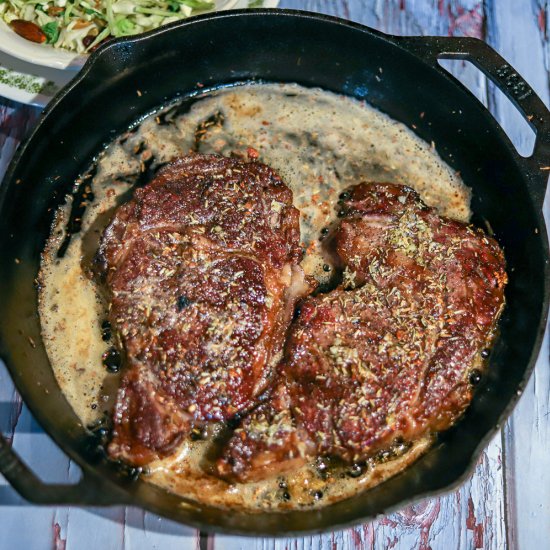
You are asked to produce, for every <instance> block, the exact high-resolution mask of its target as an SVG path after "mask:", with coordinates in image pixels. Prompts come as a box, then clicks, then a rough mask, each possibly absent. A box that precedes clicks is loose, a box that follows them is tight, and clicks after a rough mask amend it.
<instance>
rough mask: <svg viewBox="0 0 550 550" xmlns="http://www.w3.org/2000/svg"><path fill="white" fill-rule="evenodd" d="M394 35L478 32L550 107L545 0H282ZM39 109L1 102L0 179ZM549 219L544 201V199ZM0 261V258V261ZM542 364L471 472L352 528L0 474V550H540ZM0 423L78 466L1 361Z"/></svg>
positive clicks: (481, 89) (546, 489) (545, 458)
mask: <svg viewBox="0 0 550 550" xmlns="http://www.w3.org/2000/svg"><path fill="white" fill-rule="evenodd" d="M280 5H281V7H288V8H299V9H307V10H311V11H318V12H322V13H328V14H332V15H338V16H340V17H343V18H347V19H351V20H353V21H357V22H360V23H364V24H366V25H369V26H371V27H374V28H376V29H379V30H381V31H385V32H389V33H394V34H410V35H419V34H434V35H445V36H446V35H455V36H464V35H467V36H476V37H478V38H482V39H484V40H486V41H487V42H488V43H489V44H491V45H492V46H493V47H494V48H495V49H496V50H497V51H498V52H500V53H501V55H503V56H504V57H505V58H506V59H507V60H508V61H509V62H510V63H511V64H512V65H513V66H514V67H515V68H516V69H517V70H518V71H519V72H520V73H521V74H522V75H523V76H524V77H525V78H526V80H527V81H528V82H529V83H530V84H531V86H532V87H533V88H534V89H535V91H536V92H537V93H538V94H539V95H540V97H541V98H542V99H543V101H545V103H546V104H547V105H548V102H549V93H550V91H549V72H548V68H549V67H548V64H549V55H550V50H549V42H548V39H547V33H548V31H549V26H550V24H549V23H548V16H547V13H548V12H547V10H548V4H547V2H544V1H543V0H486V1H485V2H480V1H476V0H456V1H452V0H387V1H384V0H282V2H281V4H280ZM449 67H450V69H451V71H452V72H453V73H454V74H455V75H456V76H457V77H458V78H459V79H460V80H462V81H463V82H464V83H466V85H467V86H468V87H469V88H470V90H471V91H472V92H473V93H475V94H476V96H477V97H478V98H479V99H480V100H481V101H483V102H484V103H485V104H486V105H488V106H489V107H490V109H491V110H492V112H493V113H494V114H495V116H496V117H497V119H498V120H499V121H500V122H501V124H502V125H503V127H504V128H505V130H506V131H507V133H508V134H509V136H511V138H512V140H513V141H514V143H515V144H516V145H517V146H518V148H519V150H520V151H526V150H527V149H528V146H529V144H530V143H531V142H532V134H530V132H529V131H528V130H527V131H526V130H525V124H523V121H522V120H521V118H520V117H519V115H518V114H517V113H516V111H515V110H514V108H513V107H512V106H511V105H510V104H509V103H508V101H507V100H506V99H505V98H503V96H502V95H501V94H500V92H498V91H495V89H494V88H493V86H492V85H490V84H488V83H487V81H486V79H485V77H484V76H482V75H481V73H479V72H478V71H477V70H476V69H474V68H472V67H471V66H469V64H467V63H463V62H461V61H458V62H453V63H452V64H449ZM37 116H38V111H37V110H36V109H33V108H29V107H24V106H21V105H18V104H14V103H12V102H9V101H7V100H3V99H2V98H0V178H1V177H2V176H3V174H4V171H5V168H6V166H7V163H8V162H9V160H10V158H11V157H12V155H13V152H14V150H15V148H16V146H17V144H18V142H19V141H20V139H21V138H22V137H23V136H24V135H25V133H26V131H28V129H29V128H31V127H32V125H33V124H34V123H35V121H36V118H37ZM544 208H545V215H546V219H547V220H548V221H550V198H549V196H548V194H547V199H546V203H545V207H544ZM0 261H1V260H0ZM549 401H550V364H549V349H548V331H547V334H546V338H545V341H544V343H543V348H542V352H541V355H540V357H539V360H538V363H537V366H536V369H535V373H534V375H533V377H532V378H531V381H530V383H529V385H528V386H527V389H526V391H525V393H524V394H523V397H522V398H521V401H520V403H519V405H518V406H517V407H516V409H515V411H514V413H513V415H512V417H511V418H510V420H509V421H508V422H507V423H506V425H505V426H504V427H503V429H502V430H501V432H500V433H499V434H498V435H497V436H496V437H495V438H494V439H493V441H492V442H491V444H490V445H489V447H488V448H487V450H486V451H485V452H484V453H483V455H482V457H481V459H480V460H479V463H478V465H477V467H476V469H475V472H474V474H473V475H472V477H471V478H470V479H469V480H468V481H467V482H466V483H464V484H463V486H462V487H461V488H460V489H459V490H457V491H455V492H451V493H449V494H447V495H445V496H443V497H440V498H433V499H427V500H425V501H423V502H420V503H418V504H416V505H414V506H411V507H408V508H406V509H404V510H401V511H400V512H397V513H394V514H391V515H389V516H386V517H382V518H379V519H378V520H377V521H374V522H372V523H369V524H365V525H362V526H358V527H356V528H354V529H348V530H345V531H339V532H334V533H330V534H327V535H323V536H313V537H304V538H292V539H278V540H277V539H267V538H264V539H262V538H256V539H246V538H241V537H229V536H221V535H220V536H206V535H201V534H200V533H198V532H197V531H195V530H194V529H190V528H186V527H183V526H181V525H178V524H175V523H173V522H171V521H168V520H165V519H162V518H160V517H158V516H155V515H154V514H150V513H148V512H144V511H142V510H139V509H134V508H124V507H117V508H108V509H99V508H97V509H96V508H87V509H80V508H75V507H37V506H31V505H29V504H27V503H25V502H24V501H22V500H21V499H20V498H19V497H18V495H17V494H16V493H15V492H14V491H13V490H12V489H11V488H10V487H9V486H8V485H7V484H6V482H5V481H4V480H3V479H2V478H1V477H0V549H12V548H15V549H18V548H21V549H25V550H42V549H51V548H53V549H54V550H111V549H113V550H115V549H121V548H125V549H142V548H143V549H149V548H158V549H162V550H171V549H178V550H188V549H189V550H191V549H199V548H200V549H203V548H205V549H206V548H208V549H214V548H215V549H216V550H226V549H227V550H232V549H235V550H236V549H245V548H246V549H247V550H253V549H258V550H259V549H263V550H275V549H277V550H279V549H281V550H282V549H286V548H288V549H291V548H292V549H296V550H298V549H317V548H319V549H327V550H328V549H340V548H341V549H347V548H350V549H352V548H353V549H361V548H376V549H382V548H396V549H401V550H410V549H413V548H414V549H416V548H418V549H428V548H432V549H443V550H450V549H454V548H465V549H471V548H491V549H493V548H499V549H500V548H502V549H504V548H521V549H525V550H531V549H533V550H539V549H540V550H542V549H546V548H549V549H550V403H549ZM0 429H1V430H2V432H3V433H4V434H5V435H6V436H7V437H9V438H10V439H11V440H12V441H13V445H14V448H15V449H16V450H17V452H18V453H20V455H21V456H22V457H23V458H24V460H26V461H27V462H28V464H29V465H30V466H31V467H32V468H33V469H34V470H35V471H37V472H38V473H39V474H40V475H41V476H42V477H43V479H44V480H47V481H51V482H54V481H56V482H69V481H74V480H75V479H77V478H78V468H77V467H76V466H75V465H74V464H72V463H71V462H70V461H69V460H68V459H67V458H66V457H65V456H64V455H63V454H62V453H61V452H60V451H59V449H57V448H56V447H55V445H54V444H53V443H52V442H51V440H50V439H49V438H48V436H46V435H45V434H44V433H43V431H42V430H41V428H40V427H39V426H38V425H37V423H36V422H35V421H34V419H33V418H32V417H31V415H30V414H29V412H28V411H27V409H26V407H25V406H24V405H23V404H22V403H21V400H20V399H19V397H18V395H17V392H16V391H15V390H14V388H13V385H12V383H11V381H10V379H9V377H8V375H7V373H6V372H5V370H4V368H3V367H2V366H1V365H0Z"/></svg>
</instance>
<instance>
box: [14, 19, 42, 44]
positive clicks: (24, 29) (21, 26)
mask: <svg viewBox="0 0 550 550" xmlns="http://www.w3.org/2000/svg"><path fill="white" fill-rule="evenodd" d="M10 27H11V28H12V29H13V30H14V31H15V32H16V33H17V34H18V35H19V36H22V37H23V38H26V39H27V40H30V41H31V42H37V43H38V44H42V43H43V42H46V35H45V34H44V31H43V30H42V29H41V28H40V27H39V26H38V25H37V24H36V23H33V22H32V21H25V20H24V19H14V20H13V21H11V22H10Z"/></svg>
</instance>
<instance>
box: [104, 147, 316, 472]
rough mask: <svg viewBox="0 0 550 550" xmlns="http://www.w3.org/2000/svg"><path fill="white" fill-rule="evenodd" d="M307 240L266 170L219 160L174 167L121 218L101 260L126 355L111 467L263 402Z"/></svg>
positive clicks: (161, 451) (149, 455)
mask: <svg viewBox="0 0 550 550" xmlns="http://www.w3.org/2000/svg"><path fill="white" fill-rule="evenodd" d="M299 237H300V235H299V214H298V211H297V210H296V209H295V208H294V207H293V206H292V193H291V191H290V190H289V189H288V188H287V187H286V185H285V184H284V183H283V182H282V181H281V179H280V178H279V177H278V176H277V175H276V174H275V173H274V172H273V171H272V170H271V169H270V168H268V167H267V166H265V165H262V164H260V163H257V162H243V161H240V160H236V159H230V158H223V157H219V156H215V155H193V156H189V157H185V158H180V159H177V160H176V161H174V162H172V163H171V164H170V165H169V166H167V167H166V168H164V169H163V170H162V172H161V173H159V175H158V176H157V177H156V178H155V179H154V180H153V181H152V182H151V183H149V184H148V185H147V186H145V187H144V188H141V189H138V190H136V192H135V195H134V197H133V199H132V200H130V201H129V202H128V203H126V204H124V205H123V206H121V207H120V208H119V209H118V210H117V211H116V214H115V216H114V218H113V220H112V221H111V223H110V225H109V226H108V227H107V228H106V230H105V232H104V234H103V237H102V241H101V245H100V249H99V252H98V260H97V265H98V266H99V268H98V271H99V273H100V277H101V279H102V281H103V283H104V285H105V287H106V289H107V292H108V297H109V302H110V312H109V320H110V322H111V324H112V327H113V329H114V331H115V335H116V338H117V341H118V346H119V348H120V349H121V351H122V352H123V355H124V357H125V365H124V372H123V376H122V382H121V386H120V389H119V392H118V395H117V402H116V406H115V412H114V418H113V424H114V426H113V437H112V440H111V442H110V445H109V447H108V451H109V455H110V456H111V457H112V458H120V459H123V460H125V461H126V462H128V463H131V464H134V465H143V464H146V463H148V462H150V461H151V460H153V459H155V458H157V457H161V456H164V455H166V454H168V453H170V452H171V451H172V450H173V448H174V447H175V445H177V444H178V443H179V442H180V441H181V439H182V438H183V437H185V435H187V434H188V433H189V431H190V430H191V429H192V428H193V427H194V426H196V425H200V424H201V423H204V422H208V421H226V420H229V419H231V418H232V417H234V416H235V415H236V414H238V413H243V412H244V411H247V410H248V409H250V408H251V407H252V406H253V405H254V404H255V403H256V400H257V397H258V395H259V393H261V392H262V391H263V390H264V389H265V388H266V386H267V384H268V382H269V380H270V379H271V377H272V373H273V369H274V367H275V365H276V364H277V362H278V361H279V360H280V358H281V350H282V347H283V343H284V338H285V334H286V330H287V327H288V324H289V322H290V319H291V316H292V311H293V309H294V303H295V301H296V299H297V298H298V297H300V296H301V295H302V294H303V293H304V292H307V291H308V290H309V287H308V285H305V284H304V283H303V278H302V272H301V269H300V268H299V267H298V262H299V261H300V259H301V254H302V253H301V249H300V247H299Z"/></svg>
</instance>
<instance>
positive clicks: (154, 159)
mask: <svg viewBox="0 0 550 550" xmlns="http://www.w3.org/2000/svg"><path fill="white" fill-rule="evenodd" d="M191 150H195V151H199V152H201V153H220V154H223V155H229V154H231V153H241V154H243V155H244V156H245V157H246V156H247V155H248V156H255V155H256V152H257V153H258V155H259V156H258V159H259V160H260V161H261V162H264V163H266V164H268V165H270V166H271V167H273V168H274V169H275V170H277V171H278V172H279V174H280V175H281V176H282V178H283V180H284V181H285V182H286V183H287V185H289V187H290V188H291V189H292V191H293V193H294V205H295V206H296V207H297V208H298V209H299V210H300V212H301V231H302V241H303V245H304V248H305V249H306V256H305V260H304V262H303V267H304V269H305V271H306V272H307V273H309V274H312V275H314V276H315V277H316V278H317V279H318V280H319V281H320V282H321V283H327V282H329V280H330V278H331V275H332V268H331V265H330V258H328V257H324V256H323V254H322V252H321V248H320V242H321V239H322V236H323V234H324V233H325V232H326V228H328V227H329V226H330V225H331V224H332V223H335V221H336V217H335V208H334V207H335V205H336V202H337V200H338V195H339V193H340V192H341V191H342V190H343V189H344V188H346V187H348V186H350V185H353V184H355V183H358V182H360V181H362V180H376V181H391V182H396V183H406V184H407V185H409V186H411V187H413V188H415V189H416V190H417V191H418V192H419V193H420V195H421V196H422V198H423V199H424V201H425V202H426V203H427V204H429V205H431V206H435V207H437V208H438V210H439V212H440V213H441V214H443V215H446V216H450V217H452V218H455V219H458V220H462V221H466V220H468V219H469V216H470V210H469V202H470V192H469V189H468V188H467V187H465V186H464V184H463V183H462V181H461V180H460V178H459V177H458V175H457V174H455V173H454V172H453V171H452V170H451V169H450V168H449V167H448V166H447V165H446V164H445V163H444V162H443V161H442V160H441V159H440V158H439V156H438V155H437V153H436V152H435V150H434V149H433V147H431V146H430V145H428V144H426V143H425V142H423V141H422V140H420V139H419V138H418V137H416V136H415V135H414V134H413V133H412V132H411V131H409V130H408V129H407V128H406V127H405V126H404V125H402V124H400V123H398V122H396V121H394V120H392V119H390V118H389V117H387V116H385V115H383V114H382V113H380V112H379V111H377V110H375V109H373V108H372V107H370V106H369V105H368V104H365V103H363V102H359V101H356V100H352V99H349V98H346V97H342V96H338V95H335V94H332V93H329V92H325V91H322V90H319V89H306V88H302V87H300V86H297V85H276V84H256V85H246V86H239V87H235V88H231V89H227V88H226V89H224V90H221V91H217V92H210V93H207V94H205V95H204V97H201V98H195V99H194V100H193V101H190V100H184V101H183V102H180V103H178V104H175V105H173V106H171V107H168V108H166V109H163V110H162V111H159V112H158V113H155V114H153V115H151V116H149V117H147V118H145V119H144V120H143V121H142V122H141V124H140V125H139V126H137V127H136V128H134V129H133V130H132V131H130V132H128V133H127V134H125V135H124V136H122V137H121V138H119V139H117V140H116V141H115V142H113V143H112V144H111V145H110V146H109V147H108V148H107V149H106V150H105V151H104V152H103V153H102V154H101V155H100V157H99V159H98V162H97V166H95V167H94V169H93V171H90V173H89V174H88V175H87V176H86V177H85V178H83V181H81V182H77V183H79V188H80V192H79V193H78V194H77V195H76V197H77V198H74V197H73V198H68V199H67V203H66V204H65V205H64V206H62V207H61V208H60V209H59V211H58V213H57V216H56V223H55V225H54V228H53V231H52V236H51V237H50V239H49V241H48V244H47V247H46V250H45V252H44V255H43V263H42V270H41V274H40V279H41V294H40V314H41V322H42V334H43V338H44V342H45V345H46V349H47V352H48V355H49V358H50V361H51V364H52V367H53V369H54V372H55V376H56V378H57V380H58V382H59V385H60V387H61V389H62V391H63V392H64V393H65V395H66V397H67V399H68V400H69V402H70V403H71V405H72V407H73V408H74V410H75V412H76V414H77V415H78V416H79V418H80V419H81V421H82V423H83V424H84V425H85V426H90V425H93V424H94V423H97V422H98V420H99V419H100V418H102V417H103V416H104V415H105V414H107V415H109V414H110V411H111V409H112V406H113V402H114V396H115V393H116V388H117V386H118V378H119V376H118V374H115V373H110V372H108V370H107V369H106V367H105V366H104V365H103V360H102V356H103V355H104V353H105V352H106V351H107V350H108V349H109V348H110V347H111V345H112V343H111V342H110V341H109V334H108V332H109V331H108V330H105V328H104V329H103V330H102V323H103V322H104V321H105V319H106V311H107V304H105V303H104V301H103V300H102V298H101V294H100V292H99V289H98V288H97V287H96V285H95V283H94V282H93V281H92V280H91V279H90V277H89V275H88V269H89V263H90V261H91V258H92V257H93V255H94V253H95V251H96V249H97V246H98V242H99V237H100V234H101V232H102V230H103V228H104V227H105V225H106V224H107V223H108V222H109V220H110V218H111V216H112V214H113V211H114V208H115V207H116V206H117V205H118V204H120V203H122V202H123V201H124V200H127V199H128V198H129V196H131V190H132V187H133V186H134V185H135V183H136V180H137V181H138V182H141V181H143V180H146V179H147V178H149V177H152V175H153V174H154V171H155V170H156V169H157V168H158V167H159V166H160V165H161V164H162V163H165V162H168V161H170V160H171V159H172V158H174V157H175V156H178V155H182V154H187V153H188V152H189V151H191ZM80 207H82V208H83V207H85V209H84V211H83V212H79V210H78V209H79V208H80ZM71 210H72V211H73V214H72V216H71ZM75 212H76V214H75ZM75 218H76V219H75ZM75 223H76V224H78V225H80V226H81V227H80V230H79V231H77V232H74V233H73V231H74V226H75ZM71 225H72V227H73V228H72V230H71ZM69 233H73V234H71V235H70V239H69V238H68V237H69ZM60 251H61V253H60ZM60 256H61V257H60ZM111 370H113V369H111ZM208 430H209V432H210V433H209V434H206V436H205V439H203V440H200V441H189V442H186V443H184V444H183V445H182V446H181V447H180V449H179V450H178V452H177V453H175V454H174V455H173V456H172V457H170V458H167V459H164V460H161V461H157V462H155V463H153V464H151V465H150V467H149V471H148V473H146V474H145V477H146V479H147V480H148V481H150V482H152V483H155V484H157V485H160V486H162V487H165V488H167V489H169V490H171V491H174V492H176V493H179V494H181V495H182V496H185V497H187V498H190V499H193V500H197V501H201V502H204V503H208V504H214V505H218V506H232V507H234V506H239V507H242V508H245V509H249V510H251V511H253V510H259V509H266V508H268V509H288V508H294V507H312V506H322V505H326V504H328V503H330V502H333V501H336V500H340V499H342V498H345V497H348V496H351V495H353V494H354V493H356V492H357V491H360V490H364V489H366V488H368V487H372V486H374V485H376V484H378V483H380V482H381V481H383V480H384V479H387V478H388V477H389V476H391V475H394V474H395V473H397V472H398V471H400V470H402V469H403V468H404V467H406V466H407V465H408V464H410V463H411V462H413V461H414V460H416V459H417V458H418V457H419V456H420V455H421V454H422V453H423V452H424V451H425V450H426V449H427V448H428V447H429V444H430V441H429V440H427V439H426V440H422V441H418V442H416V443H415V444H414V445H413V446H411V447H407V446H403V447H402V448H396V449H393V450H392V451H390V452H387V453H386V454H385V455H382V456H379V457H377V458H375V459H372V460H369V461H368V462H367V463H366V464H363V465H356V466H354V467H350V466H338V465H335V464H329V463H327V462H326V461H325V462H315V463H312V464H310V465H308V466H305V467H303V468H301V469H300V470H297V471H295V472H293V473H292V474H290V475H287V476H285V478H276V479H275V478H274V479H270V480H266V481H263V482H260V483H251V484H246V485H229V484H227V483H225V482H223V481H221V480H219V479H217V478H215V477H213V476H210V475H208V473H206V472H208V466H209V457H210V456H211V455H212V454H213V452H214V450H215V447H216V433H217V432H219V429H218V427H216V426H213V427H210V428H209V429H208Z"/></svg>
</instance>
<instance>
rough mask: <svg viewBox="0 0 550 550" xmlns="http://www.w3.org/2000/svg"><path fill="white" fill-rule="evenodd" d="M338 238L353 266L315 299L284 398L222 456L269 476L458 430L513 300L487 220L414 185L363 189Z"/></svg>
mask: <svg viewBox="0 0 550 550" xmlns="http://www.w3.org/2000/svg"><path fill="white" fill-rule="evenodd" d="M344 197H345V198H344V200H343V204H342V205H341V212H340V216H341V217H342V221H341V222H340V224H339V226H338V228H337V229H336V231H335V234H334V236H333V237H334V238H333V239H332V243H333V246H335V251H336V254H337V256H338V258H339V259H340V261H341V263H342V267H343V268H344V273H343V281H342V284H341V285H340V286H339V287H338V288H337V289H335V290H333V291H332V292H329V293H327V294H321V295H318V296H314V297H308V298H306V299H305V300H304V301H303V303H302V304H301V307H300V313H299V315H298V316H297V319H296V320H295V322H294V323H293V325H292V327H291V330H290V335H289V338H288V340H287V344H286V350H285V360H284V364H283V366H282V369H281V375H280V380H279V382H278V384H277V386H276V391H275V392H274V395H275V397H274V398H273V399H272V400H271V401H269V402H267V403H265V404H263V405H262V406H261V407H259V408H258V409H256V410H255V411H254V412H252V413H251V414H250V416H248V417H247V418H246V419H245V420H244V421H243V423H242V425H241V426H240V428H238V430H236V433H235V435H234V436H233V438H232V439H231V440H230V442H229V444H228V446H227V447H226V449H225V451H224V455H223V456H222V458H221V459H220V461H219V462H218V472H219V474H220V475H221V476H223V477H227V478H229V479H236V480H239V481H246V480H250V479H257V478H260V477H264V476H267V475H271V474H273V473H275V472H280V471H282V470H286V469H287V468H290V467H294V466H295V465H296V463H297V462H300V461H303V460H305V459H306V457H308V456H312V455H328V456H336V457H339V458H341V459H343V460H344V461H348V462H354V461H360V460H364V459H366V458H368V457H370V456H373V455H374V454H376V453H377V452H379V451H381V450H384V449H388V448H390V447H391V446H392V445H393V444H394V443H396V442H397V441H412V440H414V439H417V438H419V437H421V436H424V435H428V434H429V433H432V432H437V431H440V430H444V429H446V428H448V427H450V426H451V425H452V424H453V423H454V422H455V421H456V420H457V418H458V417H460V415H461V414H462V413H463V412H464V410H465V408H466V407H467V406H468V404H469V403H470V401H471V399H472V385H471V384H470V382H469V374H470V372H471V369H472V368H473V366H474V365H476V364H477V363H479V362H480V361H479V358H480V354H481V352H482V350H483V349H484V348H485V347H486V346H487V345H489V343H490V341H491V338H492V336H493V332H494V328H495V324H496V322H497V320H498V317H499V314H500V312H501V309H502V307H503V303H504V286H505V284H506V281H507V277H506V273H505V262H504V256H503V253H502V251H501V249H500V248H499V246H498V244H497V243H496V241H495V240H493V239H492V238H490V237H488V236H487V235H485V234H484V233H483V232H482V231H481V230H480V229H476V228H473V227H471V226H468V225H465V224H463V223H459V222H456V221H453V220H450V219H446V218H442V217H440V216H438V215H437V213H436V211H435V210H434V209H432V208H428V207H427V206H426V205H424V203H423V202H422V201H421V200H420V198H419V196H418V194H417V193H416V192H415V191H413V190H412V189H410V188H408V187H405V186H400V185H393V184H374V183H370V184H366V183H363V184H359V185H357V186H355V187H353V188H352V189H351V190H349V191H348V192H347V193H345V194H344Z"/></svg>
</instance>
